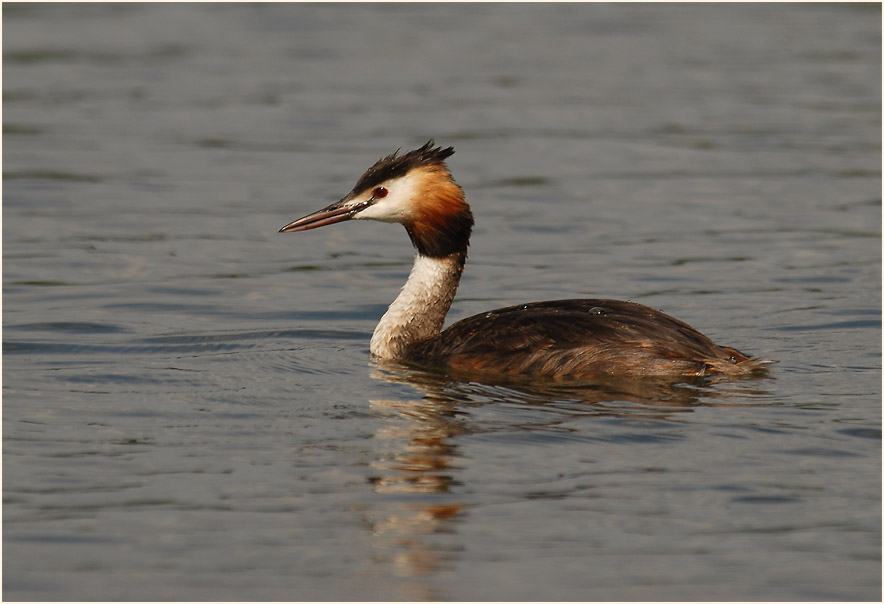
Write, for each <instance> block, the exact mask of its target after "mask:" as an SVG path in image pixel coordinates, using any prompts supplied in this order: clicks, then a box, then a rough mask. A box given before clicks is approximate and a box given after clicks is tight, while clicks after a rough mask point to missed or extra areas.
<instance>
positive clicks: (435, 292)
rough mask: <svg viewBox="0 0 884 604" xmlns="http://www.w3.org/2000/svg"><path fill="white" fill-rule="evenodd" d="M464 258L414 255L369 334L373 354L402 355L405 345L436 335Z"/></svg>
mask: <svg viewBox="0 0 884 604" xmlns="http://www.w3.org/2000/svg"><path fill="white" fill-rule="evenodd" d="M465 260H466V254H465V253H456V254H451V255H450V256H444V257H441V258H435V257H430V256H423V255H421V254H417V255H416V256H415V258H414V266H413V267H412V269H411V274H410V275H408V281H406V282H405V285H404V286H403V288H402V291H401V292H400V293H399V295H398V296H397V297H396V299H395V300H394V301H393V303H392V304H390V308H388V309H387V312H386V313H384V316H383V317H381V320H380V322H379V323H378V326H377V327H376V328H375V330H374V335H372V337H371V353H372V354H373V355H375V356H377V357H379V358H382V359H404V358H406V357H407V356H408V349H409V347H411V346H412V345H414V344H416V343H418V342H424V341H426V340H429V339H430V338H433V337H435V336H437V335H439V333H440V332H441V331H442V324H443V323H444V322H445V315H447V314H448V309H449V308H451V301H452V300H454V294H455V292H456V291H457V286H458V284H459V283H460V276H461V274H462V273H463V265H464V261H465Z"/></svg>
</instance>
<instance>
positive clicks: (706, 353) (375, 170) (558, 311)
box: [280, 139, 765, 380]
mask: <svg viewBox="0 0 884 604" xmlns="http://www.w3.org/2000/svg"><path fill="white" fill-rule="evenodd" d="M397 153H398V152H394V153H392V154H390V155H388V156H386V157H384V158H383V159H380V160H378V162H377V163H375V164H374V165H373V166H372V167H371V168H369V169H368V170H367V171H366V172H365V174H363V175H362V176H361V177H360V178H359V180H358V181H357V183H356V186H355V187H353V190H352V191H350V193H348V194H347V196H346V197H344V198H343V199H341V200H340V201H337V202H335V203H333V204H331V205H330V206H328V207H325V208H323V209H321V210H318V211H316V212H313V213H312V214H309V215H307V216H304V217H303V218H299V219H298V220H295V221H294V222H290V223H289V224H287V225H285V226H284V227H282V228H281V229H280V232H281V233H286V232H293V231H306V230H309V229H315V228H318V227H322V226H326V225H329V224H334V223H336V222H343V221H345V220H350V219H354V220H379V221H381V222H398V223H400V224H402V225H403V226H404V227H405V230H406V231H407V232H408V236H409V237H410V238H411V242H412V244H414V248H415V250H416V255H415V258H414V266H413V268H412V269H411V274H410V275H409V276H408V281H407V282H406V283H405V286H404V287H403V288H402V291H401V292H400V294H399V296H398V297H397V298H396V300H394V301H393V303H392V304H391V305H390V307H389V309H388V310H387V312H386V313H385V314H384V316H383V317H382V318H381V320H380V322H379V323H378V326H377V328H375V330H374V335H372V337H371V353H372V355H374V356H375V357H376V358H378V359H385V360H393V361H400V362H407V363H418V364H421V365H426V366H436V367H448V368H451V369H455V370H462V371H467V372H470V373H475V372H478V373H483V374H499V375H527V376H538V377H552V378H564V379H575V380H579V379H587V378H595V377H600V376H618V375H619V376H638V375H644V376H704V375H714V374H718V375H728V376H740V375H749V374H752V373H754V372H757V371H760V370H762V369H763V367H764V364H765V362H764V361H759V360H758V359H754V358H750V357H748V356H747V355H745V354H743V353H742V352H739V351H738V350H735V349H733V348H728V347H725V346H719V345H717V344H715V343H714V342H713V341H712V340H710V339H709V338H707V337H706V336H704V335H703V334H701V333H700V332H698V331H697V330H695V329H694V328H693V327H691V326H690V325H688V324H686V323H683V322H681V321H679V320H677V319H674V318H672V317H670V316H669V315H667V314H664V313H662V312H660V311H658V310H654V309H653V308H649V307H647V306H643V305H641V304H636V303H635V302H622V301H619V300H595V299H579V300H555V301H549V302H533V303H531V304H520V305H518V306H510V307H508V308H501V309H498V310H493V311H490V312H485V313H482V314H479V315H475V316H473V317H469V318H467V319H463V320H461V321H458V322H456V323H454V324H453V325H451V326H450V327H449V328H448V329H446V330H445V331H442V324H443V323H444V321H445V315H446V314H448V309H449V308H450V307H451V302H452V300H453V299H454V294H455V292H456V291H457V286H458V284H459V283H460V277H461V274H462V273H463V268H464V262H465V261H466V257H467V247H468V246H469V243H470V232H471V231H472V227H473V214H472V212H471V211H470V206H469V205H467V202H466V201H465V200H464V195H463V190H462V189H461V188H460V186H458V185H457V183H455V182H454V179H453V178H452V176H451V173H450V172H449V171H448V167H447V166H446V165H445V159H446V158H448V157H449V156H451V155H452V154H453V153H454V148H452V147H448V148H445V149H443V148H442V147H434V143H433V140H432V139H431V140H430V141H429V142H427V144H425V145H424V146H423V147H421V148H420V149H415V150H414V151H410V152H408V153H406V154H404V155H398V154H397Z"/></svg>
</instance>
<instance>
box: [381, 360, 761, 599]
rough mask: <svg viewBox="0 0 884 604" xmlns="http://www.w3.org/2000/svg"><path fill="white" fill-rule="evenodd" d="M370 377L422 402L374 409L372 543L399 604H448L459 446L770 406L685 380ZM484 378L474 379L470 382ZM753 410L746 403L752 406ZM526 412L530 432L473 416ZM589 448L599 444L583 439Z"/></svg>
mask: <svg viewBox="0 0 884 604" xmlns="http://www.w3.org/2000/svg"><path fill="white" fill-rule="evenodd" d="M373 377H375V378H376V379H380V380H384V381H387V382H392V383H399V384H408V385H410V386H413V387H415V388H416V389H417V390H419V391H420V392H421V393H422V394H423V396H422V397H421V398H416V399H411V400H409V399H404V400H403V399H398V400H372V401H371V409H372V411H373V412H374V414H376V415H378V416H383V417H386V418H388V420H389V421H388V422H386V423H385V424H384V426H383V427H382V428H381V429H380V430H378V431H377V433H376V434H375V440H376V442H377V444H378V448H379V453H378V455H377V456H376V457H375V459H374V461H373V462H372V463H371V465H372V468H373V469H374V470H375V472H376V473H375V474H374V475H373V476H372V478H371V484H372V487H373V490H374V492H375V493H376V494H378V495H381V496H383V497H385V498H387V500H388V504H386V503H385V504H383V505H381V506H372V509H373V510H382V512H375V513H374V514H373V516H374V517H372V518H369V521H370V522H371V530H372V535H373V537H374V538H375V544H376V547H377V551H378V556H377V559H376V561H377V562H382V563H384V564H387V563H390V564H392V566H393V567H394V572H395V574H396V575H397V576H399V577H402V578H403V579H405V580H406V581H405V583H403V584H402V586H401V587H402V590H403V593H402V598H403V599H410V600H425V599H448V598H446V597H445V594H440V593H437V592H436V591H434V589H435V588H434V587H433V586H432V581H431V580H430V579H431V578H432V576H433V575H434V574H436V573H438V572H440V571H445V570H451V569H452V568H453V566H454V565H455V563H456V562H457V561H458V560H459V558H460V555H461V552H462V546H461V542H460V540H459V539H458V537H457V530H458V529H457V525H458V524H459V522H461V521H462V519H463V517H464V515H465V514H467V513H468V512H469V507H470V505H471V504H472V503H474V502H472V501H471V500H470V495H468V493H469V492H471V489H470V488H469V485H464V484H463V483H462V482H460V481H458V474H459V473H460V472H461V470H462V469H463V467H464V466H465V465H467V463H468V459H466V458H464V457H463V454H462V453H461V452H460V451H459V445H458V437H460V436H462V435H467V434H474V433H483V432H494V431H499V430H500V429H501V428H504V429H512V428H516V429H519V430H525V431H529V432H539V431H554V432H561V431H563V430H564V431H574V430H575V429H574V428H573V427H571V426H566V425H565V424H566V423H568V422H570V421H571V420H573V419H574V418H578V417H586V416H592V417H615V418H622V419H633V420H665V421H676V419H675V418H676V416H677V415H678V414H683V413H690V412H692V411H694V410H695V409H697V408H700V407H718V406H721V407H726V406H746V405H751V404H766V402H767V401H766V398H767V397H766V392H765V391H763V390H760V389H758V380H746V381H739V380H733V379H727V380H724V379H722V380H718V381H716V380H713V379H710V378H696V379H691V378H680V379H679V381H674V380H673V379H672V378H669V379H657V378H643V379H635V378H633V379H615V378H608V379H603V380H594V381H592V382H584V383H574V382H572V383H563V382H560V381H552V380H536V379H535V380H517V379H505V380H503V381H497V382H489V381H488V377H487V376H483V377H482V379H483V381H470V379H469V377H470V376H468V375H464V374H455V373H453V372H451V371H445V372H433V371H426V370H423V369H418V368H414V367H410V366H407V365H402V364H399V363H388V362H384V363H380V364H378V365H377V366H376V368H375V369H374V371H373ZM472 377H474V378H478V376H472ZM747 401H748V402H747ZM502 403H503V404H509V405H525V406H526V409H530V410H532V411H538V412H539V413H532V414H531V415H530V416H531V420H530V421H529V422H527V423H526V421H525V415H524V414H518V415H519V418H518V422H519V423H518V424H517V425H504V426H502V425H501V422H500V421H499V418H496V419H495V420H494V423H493V424H489V423H488V420H487V419H484V420H482V419H478V418H476V417H475V414H474V413H473V414H472V415H471V413H472V412H471V410H474V409H477V407H481V406H483V405H486V404H495V405H496V404H502ZM581 436H584V437H586V438H588V439H589V438H599V436H598V435H596V436H594V437H593V436H586V435H581Z"/></svg>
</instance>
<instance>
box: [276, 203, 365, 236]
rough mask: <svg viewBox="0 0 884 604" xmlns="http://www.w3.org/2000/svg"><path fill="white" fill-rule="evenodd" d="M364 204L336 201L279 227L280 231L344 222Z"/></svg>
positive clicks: (293, 230) (291, 231)
mask: <svg viewBox="0 0 884 604" xmlns="http://www.w3.org/2000/svg"><path fill="white" fill-rule="evenodd" d="M362 207H364V206H360V205H353V204H348V203H345V201H344V200H343V199H342V200H341V201H336V202H335V203H333V204H331V205H330V206H328V207H326V208H322V209H321V210H317V211H315V212H313V213H312V214H307V215H306V216H304V217H303V218H298V219H297V220H295V221H292V222H290V223H288V224H287V225H285V226H284V227H282V228H281V229H279V232H280V233H293V232H295V231H309V230H310V229H318V228H319V227H324V226H325V225H327V224H334V223H336V222H344V221H345V220H350V219H351V218H352V217H353V215H354V214H356V212H358V211H359V210H360V209H362Z"/></svg>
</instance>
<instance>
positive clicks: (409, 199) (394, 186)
mask: <svg viewBox="0 0 884 604" xmlns="http://www.w3.org/2000/svg"><path fill="white" fill-rule="evenodd" d="M383 186H384V188H386V189H387V191H389V193H388V194H387V196H386V197H384V198H383V199H379V200H377V201H376V202H375V203H374V205H371V206H369V207H367V208H365V209H364V210H362V211H361V212H359V213H358V214H356V215H355V216H353V218H354V219H355V220H379V221H381V222H402V223H404V222H408V221H409V220H410V219H411V215H412V212H413V211H414V199H415V195H416V194H417V180H416V179H415V178H412V177H409V176H403V177H402V178H397V179H396V180H391V181H389V182H386V183H384V185H383Z"/></svg>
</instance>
